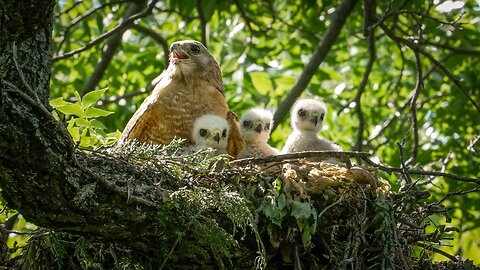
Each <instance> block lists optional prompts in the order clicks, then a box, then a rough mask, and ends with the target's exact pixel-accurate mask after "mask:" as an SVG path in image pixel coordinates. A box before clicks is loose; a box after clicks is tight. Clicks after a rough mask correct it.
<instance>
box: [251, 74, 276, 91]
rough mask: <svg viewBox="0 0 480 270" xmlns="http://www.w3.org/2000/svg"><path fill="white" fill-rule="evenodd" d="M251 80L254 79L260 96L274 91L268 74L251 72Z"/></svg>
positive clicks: (254, 84)
mask: <svg viewBox="0 0 480 270" xmlns="http://www.w3.org/2000/svg"><path fill="white" fill-rule="evenodd" d="M250 78H251V79H252V84H253V86H254V87H255V89H256V90H257V92H259V93H260V94H262V95H266V94H268V92H269V91H272V90H273V85H272V81H271V80H270V76H269V75H268V74H267V73H266V72H251V73H250Z"/></svg>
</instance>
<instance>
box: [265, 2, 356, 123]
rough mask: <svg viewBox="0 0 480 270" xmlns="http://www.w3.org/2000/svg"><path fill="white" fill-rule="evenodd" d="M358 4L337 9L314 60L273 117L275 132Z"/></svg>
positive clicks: (347, 3) (311, 60) (345, 3)
mask: <svg viewBox="0 0 480 270" xmlns="http://www.w3.org/2000/svg"><path fill="white" fill-rule="evenodd" d="M356 3H357V1H356V0H344V1H343V2H342V3H341V4H340V5H339V6H338V7H337V9H336V11H335V12H334V13H333V14H332V17H331V23H330V27H329V28H328V29H327V31H326V32H325V34H324V35H323V37H322V39H321V40H320V42H319V44H318V45H317V48H316V49H315V52H314V53H313V55H312V58H311V59H310V61H309V62H308V64H307V66H305V68H304V69H303V71H302V73H301V74H300V77H299V78H298V80H297V82H296V83H295V85H294V86H293V88H292V89H291V90H290V92H289V93H288V95H287V97H286V98H285V99H284V100H283V101H282V103H280V105H279V106H278V109H277V111H276V112H275V115H274V117H273V118H274V123H275V124H274V127H273V129H272V130H274V129H275V128H276V127H277V126H278V124H280V123H281V122H282V121H283V119H284V118H285V116H286V115H287V113H288V111H289V110H290V108H291V107H292V105H293V103H295V100H296V99H297V98H298V97H299V96H300V95H301V94H302V92H303V91H304V90H305V89H306V88H307V86H308V84H309V83H310V80H311V79H312V77H313V75H314V74H315V72H316V71H317V69H318V67H319V66H320V64H321V63H322V62H323V60H324V59H325V57H326V56H327V54H328V52H329V51H330V49H331V48H332V46H333V44H334V43H335V41H336V40H337V37H338V35H339V34H340V31H341V30H342V27H343V25H344V24H345V21H346V20H347V18H348V16H349V15H350V13H351V12H352V10H353V8H354V7H355V4H356Z"/></svg>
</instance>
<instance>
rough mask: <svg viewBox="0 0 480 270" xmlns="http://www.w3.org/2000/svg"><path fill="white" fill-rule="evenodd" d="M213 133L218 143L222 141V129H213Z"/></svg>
mask: <svg viewBox="0 0 480 270" xmlns="http://www.w3.org/2000/svg"><path fill="white" fill-rule="evenodd" d="M212 134H213V136H212V138H213V139H214V140H215V141H216V142H217V143H220V137H221V136H220V130H218V129H215V130H213V132H212Z"/></svg>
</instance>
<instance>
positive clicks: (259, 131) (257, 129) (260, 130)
mask: <svg viewBox="0 0 480 270" xmlns="http://www.w3.org/2000/svg"><path fill="white" fill-rule="evenodd" d="M255 131H256V132H257V133H258V134H260V133H261V132H262V124H258V125H257V126H256V127H255Z"/></svg>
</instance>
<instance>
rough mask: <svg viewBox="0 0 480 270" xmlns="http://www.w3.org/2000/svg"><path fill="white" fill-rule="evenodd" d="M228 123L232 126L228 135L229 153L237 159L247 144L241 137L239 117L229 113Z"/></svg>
mask: <svg viewBox="0 0 480 270" xmlns="http://www.w3.org/2000/svg"><path fill="white" fill-rule="evenodd" d="M227 122H228V124H229V125H230V134H229V135H228V145H227V152H228V154H229V155H231V156H232V157H233V158H236V157H237V155H238V154H239V153H240V151H242V149H243V148H244V147H245V143H244V142H243V140H242V136H241V135H240V126H239V125H238V117H237V115H236V114H235V113H234V112H232V111H229V112H228V114H227Z"/></svg>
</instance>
